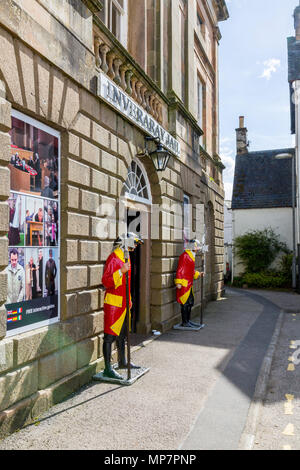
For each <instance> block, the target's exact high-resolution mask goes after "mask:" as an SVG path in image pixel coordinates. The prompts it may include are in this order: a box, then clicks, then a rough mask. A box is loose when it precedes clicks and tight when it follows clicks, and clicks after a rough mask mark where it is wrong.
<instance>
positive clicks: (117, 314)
mask: <svg viewBox="0 0 300 470" xmlns="http://www.w3.org/2000/svg"><path fill="white" fill-rule="evenodd" d="M128 263H129V266H130V259H129V260H128ZM124 264H125V258H124V252H123V250H122V249H121V248H117V249H116V250H115V251H114V252H113V253H112V254H111V255H110V256H109V257H108V258H107V261H106V263H105V268H104V273H103V277H102V284H103V285H104V287H105V288H106V294H105V298H104V333H107V334H109V335H114V336H119V335H120V332H121V329H122V326H123V323H124V320H125V318H126V274H123V275H122V274H121V271H120V270H121V268H122V266H123V265H124ZM128 281H129V295H130V281H131V267H130V269H129V271H128ZM129 306H130V308H131V296H130V299H129Z"/></svg>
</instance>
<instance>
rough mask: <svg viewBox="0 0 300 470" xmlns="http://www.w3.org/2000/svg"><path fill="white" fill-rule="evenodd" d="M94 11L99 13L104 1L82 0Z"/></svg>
mask: <svg viewBox="0 0 300 470" xmlns="http://www.w3.org/2000/svg"><path fill="white" fill-rule="evenodd" d="M81 1H82V3H84V4H85V5H86V6H87V7H88V9H89V10H90V11H91V12H92V13H93V14H95V13H99V11H101V10H102V9H103V3H102V2H101V1H100V0H81Z"/></svg>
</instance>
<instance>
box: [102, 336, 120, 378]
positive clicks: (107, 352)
mask: <svg viewBox="0 0 300 470" xmlns="http://www.w3.org/2000/svg"><path fill="white" fill-rule="evenodd" d="M103 356H104V363H105V369H104V371H103V376H104V377H108V378H110V379H117V380H124V377H122V375H120V374H118V372H116V371H115V370H114V369H113V368H112V367H111V363H110V359H111V343H106V342H104V343H103Z"/></svg>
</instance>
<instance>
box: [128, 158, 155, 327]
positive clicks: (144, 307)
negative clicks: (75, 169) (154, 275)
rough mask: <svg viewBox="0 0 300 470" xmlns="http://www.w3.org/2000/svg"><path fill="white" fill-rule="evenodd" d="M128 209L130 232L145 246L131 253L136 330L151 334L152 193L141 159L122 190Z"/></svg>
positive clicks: (133, 163) (133, 309) (133, 314)
mask: <svg viewBox="0 0 300 470" xmlns="http://www.w3.org/2000/svg"><path fill="white" fill-rule="evenodd" d="M122 196H123V201H124V203H125V210H126V222H127V231H128V232H134V233H137V234H138V235H140V236H141V237H142V238H143V240H144V245H142V246H140V247H138V248H136V250H135V251H134V252H133V253H131V254H130V260H131V275H132V277H131V279H132V281H131V296H132V304H133V306H132V330H133V332H136V333H142V334H147V333H149V332H150V330H151V322H150V264H151V263H150V261H151V241H150V233H151V225H150V224H151V205H152V196H151V188H150V182H149V179H148V176H147V173H146V171H145V169H144V167H143V165H142V164H141V162H140V161H139V160H138V159H133V160H132V162H131V164H130V166H129V168H128V173H127V178H126V181H125V182H124V186H123V191H122Z"/></svg>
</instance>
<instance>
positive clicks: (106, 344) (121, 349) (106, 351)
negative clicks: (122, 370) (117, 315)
mask: <svg viewBox="0 0 300 470" xmlns="http://www.w3.org/2000/svg"><path fill="white" fill-rule="evenodd" d="M126 336H127V324H126V319H125V321H124V323H123V326H122V329H121V332H120V336H114V335H109V334H107V333H105V334H104V339H103V356H104V362H105V368H106V369H109V368H110V361H111V348H112V344H113V342H114V341H116V343H117V349H118V362H119V366H121V365H124V364H125V363H126V358H125V341H126Z"/></svg>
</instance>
